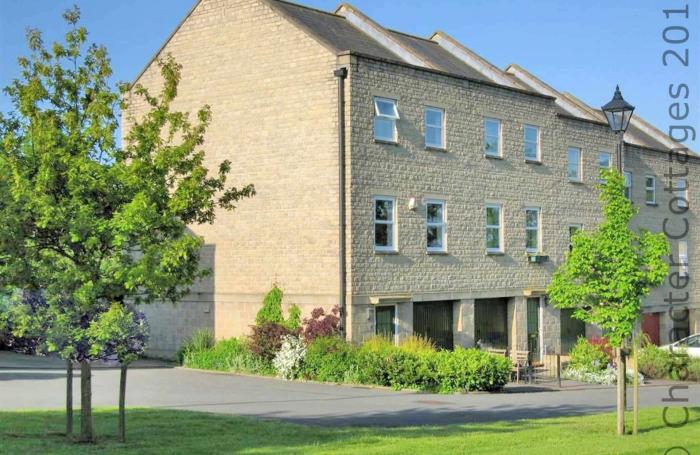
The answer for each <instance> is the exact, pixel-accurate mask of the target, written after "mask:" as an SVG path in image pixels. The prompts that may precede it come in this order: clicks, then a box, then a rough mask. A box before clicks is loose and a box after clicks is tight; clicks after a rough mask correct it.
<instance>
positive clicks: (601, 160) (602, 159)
mask: <svg viewBox="0 0 700 455" xmlns="http://www.w3.org/2000/svg"><path fill="white" fill-rule="evenodd" d="M611 163H612V155H611V154H610V153H608V152H600V153H598V167H599V168H600V170H601V171H602V170H609V169H610V165H611Z"/></svg>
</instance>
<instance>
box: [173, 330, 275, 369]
mask: <svg viewBox="0 0 700 455" xmlns="http://www.w3.org/2000/svg"><path fill="white" fill-rule="evenodd" d="M184 365H185V366H186V367H189V368H200V369H203V370H216V371H235V372H241V373H254V374H274V369H273V368H272V364H271V363H270V362H269V361H267V360H265V359H263V358H261V357H259V356H257V355H255V354H253V353H252V352H251V351H250V349H249V348H248V345H247V344H246V343H245V342H244V341H242V340H239V339H237V338H231V339H228V340H222V341H219V342H218V343H216V345H214V347H212V348H210V349H202V350H197V351H190V352H187V353H186V354H185V356H184Z"/></svg>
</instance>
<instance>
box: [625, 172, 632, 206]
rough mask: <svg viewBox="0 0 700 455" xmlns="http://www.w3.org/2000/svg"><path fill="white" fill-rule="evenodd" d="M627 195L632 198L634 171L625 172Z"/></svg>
mask: <svg viewBox="0 0 700 455" xmlns="http://www.w3.org/2000/svg"><path fill="white" fill-rule="evenodd" d="M625 197H626V198H627V199H629V200H630V201H631V200H632V173H631V172H625Z"/></svg>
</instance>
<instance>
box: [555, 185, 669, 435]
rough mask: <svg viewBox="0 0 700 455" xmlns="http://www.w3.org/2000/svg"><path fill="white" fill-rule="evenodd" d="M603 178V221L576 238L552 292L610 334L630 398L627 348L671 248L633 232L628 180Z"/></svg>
mask: <svg viewBox="0 0 700 455" xmlns="http://www.w3.org/2000/svg"><path fill="white" fill-rule="evenodd" d="M603 178H604V181H605V182H606V183H604V184H602V185H601V193H600V200H601V202H602V205H603V221H602V222H601V224H600V225H599V226H598V228H597V229H596V230H594V231H579V232H577V233H576V234H575V236H574V238H573V249H572V251H571V253H569V255H568V256H567V258H566V261H565V262H564V264H562V265H561V267H560V268H559V269H558V270H557V271H556V272H555V274H554V276H553V278H552V282H551V284H550V286H549V289H548V291H547V292H548V294H549V298H550V300H551V302H552V303H553V304H554V306H556V307H557V308H573V309H574V312H573V315H574V317H576V318H577V319H580V320H582V321H585V322H587V323H590V324H595V325H597V326H598V327H600V328H602V329H603V330H604V331H605V334H606V335H605V336H606V338H607V339H608V340H609V342H610V344H611V345H612V346H613V347H615V348H617V351H618V391H619V392H618V393H622V395H619V396H624V388H625V380H624V379H625V372H624V358H623V351H622V348H623V346H624V345H625V343H626V342H627V341H628V340H629V339H630V337H631V336H632V333H633V331H634V327H635V325H636V324H637V321H638V320H639V316H640V314H641V302H642V298H643V297H644V296H646V295H648V294H649V291H650V290H651V289H652V288H654V287H656V286H659V285H660V284H661V283H662V282H663V281H664V279H665V278H666V276H667V274H668V270H669V269H668V264H667V263H666V261H665V260H664V257H665V256H666V255H668V254H669V252H670V246H669V244H668V242H667V240H666V238H665V236H664V234H663V233H651V232H649V231H646V230H640V231H639V232H635V231H633V230H632V229H631V228H630V222H631V221H632V219H633V218H634V216H635V214H636V212H637V210H636V209H635V208H634V206H633V205H632V203H631V202H630V201H629V200H628V199H627V198H626V197H625V196H624V179H623V177H622V176H621V175H620V173H618V172H617V171H604V172H603ZM620 378H622V380H620ZM620 391H621V392H620ZM618 399H619V398H618ZM619 409H620V407H619V404H618V422H620V420H619V419H620V418H622V419H624V414H622V415H620V413H619ZM618 429H620V424H619V423H618ZM622 432H624V420H622Z"/></svg>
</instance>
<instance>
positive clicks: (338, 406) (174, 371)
mask: <svg viewBox="0 0 700 455" xmlns="http://www.w3.org/2000/svg"><path fill="white" fill-rule="evenodd" d="M61 365H62V364H61V362H60V361H59V362H52V361H51V360H47V359H40V360H38V361H37V360H36V359H27V358H22V359H19V358H17V357H15V356H14V355H13V354H9V353H3V352H0V409H20V408H61V407H62V406H64V401H63V400H64V390H65V376H64V373H63V371H61V370H60V368H61ZM78 373H79V372H78V371H76V381H75V392H74V393H75V397H76V400H77V399H79V396H80V394H79V389H78V386H79V377H78ZM92 387H93V404H94V405H95V406H116V404H117V393H118V387H119V371H118V370H114V369H105V368H98V369H95V370H94V371H93V385H92ZM668 387H669V386H668V384H659V385H654V386H644V387H643V388H642V390H641V404H642V406H663V405H664V403H663V402H662V401H661V400H662V398H664V397H667V396H668ZM537 390H538V389H537V388H535V389H529V388H527V387H520V388H517V387H512V388H509V389H508V392H506V393H497V394H483V393H478V394H465V395H437V394H423V393H412V392H394V391H390V390H383V389H371V388H363V387H348V386H335V385H325V384H315V383H304V382H287V381H281V380H276V379H269V378H257V377H250V376H239V375H228V374H217V373H208V372H200V371H192V370H185V369H180V368H172V367H169V366H167V365H161V364H158V363H157V362H150V363H145V364H144V363H142V364H140V365H139V367H138V368H134V369H131V370H130V371H129V380H128V387H127V405H128V406H147V407H163V408H170V409H188V410H195V411H206V412H215V413H224V414H236V415H245V416H251V417H257V418H264V419H268V418H276V419H284V420H288V421H293V422H297V423H305V424H314V425H382V426H398V425H423V424H447V423H467V422H488V421H496V420H515V419H522V418H536V417H554V416H563V415H576V414H585V413H593V412H607V411H612V410H614V406H615V390H614V388H612V387H592V388H583V389H582V388H576V387H569V388H567V389H565V390H563V391H559V390H555V391H554V390H548V391H543V390H542V389H539V390H540V391H537ZM675 396H676V397H678V396H687V397H688V398H689V400H690V401H689V403H688V405H689V406H698V405H700V385H698V384H693V385H690V386H689V389H688V390H677V391H676V392H675ZM77 404H78V403H76V405H77Z"/></svg>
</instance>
